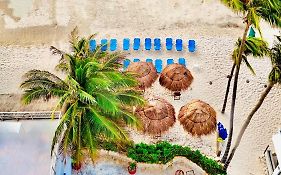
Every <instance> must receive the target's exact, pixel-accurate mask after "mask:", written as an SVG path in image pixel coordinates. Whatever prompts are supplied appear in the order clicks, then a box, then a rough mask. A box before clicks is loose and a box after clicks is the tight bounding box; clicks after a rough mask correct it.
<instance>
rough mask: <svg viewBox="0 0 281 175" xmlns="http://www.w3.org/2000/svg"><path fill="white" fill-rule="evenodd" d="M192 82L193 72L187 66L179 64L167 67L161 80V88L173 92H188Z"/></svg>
mask: <svg viewBox="0 0 281 175" xmlns="http://www.w3.org/2000/svg"><path fill="white" fill-rule="evenodd" d="M192 81H193V76H192V74H191V72H190V71H189V70H188V69H187V68H186V67H185V66H183V65H180V64H177V63H176V64H170V65H168V66H167V67H165V69H164V70H163V72H162V73H161V75H160V78H159V82H160V84H161V86H164V87H165V88H167V89H169V90H171V91H181V90H186V89H187V88H188V87H189V86H190V85H191V83H192Z"/></svg>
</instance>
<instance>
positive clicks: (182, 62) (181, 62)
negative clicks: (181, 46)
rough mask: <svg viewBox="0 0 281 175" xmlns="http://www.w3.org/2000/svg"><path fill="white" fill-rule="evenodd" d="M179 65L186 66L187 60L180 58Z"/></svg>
mask: <svg viewBox="0 0 281 175" xmlns="http://www.w3.org/2000/svg"><path fill="white" fill-rule="evenodd" d="M179 64H181V65H183V66H186V63H185V59H184V58H179Z"/></svg>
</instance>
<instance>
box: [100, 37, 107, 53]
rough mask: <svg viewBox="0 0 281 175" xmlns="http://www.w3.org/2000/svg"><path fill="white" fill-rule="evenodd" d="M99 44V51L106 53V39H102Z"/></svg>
mask: <svg viewBox="0 0 281 175" xmlns="http://www.w3.org/2000/svg"><path fill="white" fill-rule="evenodd" d="M100 43H101V51H106V50H107V39H102V40H101V42H100Z"/></svg>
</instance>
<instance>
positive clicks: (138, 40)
mask: <svg viewBox="0 0 281 175" xmlns="http://www.w3.org/2000/svg"><path fill="white" fill-rule="evenodd" d="M133 49H134V50H139V49H140V38H135V39H134V45H133Z"/></svg>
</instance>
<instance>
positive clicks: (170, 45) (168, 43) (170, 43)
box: [166, 38, 173, 50]
mask: <svg viewBox="0 0 281 175" xmlns="http://www.w3.org/2000/svg"><path fill="white" fill-rule="evenodd" d="M166 49H167V50H172V49H173V39H172V38H166Z"/></svg>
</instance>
